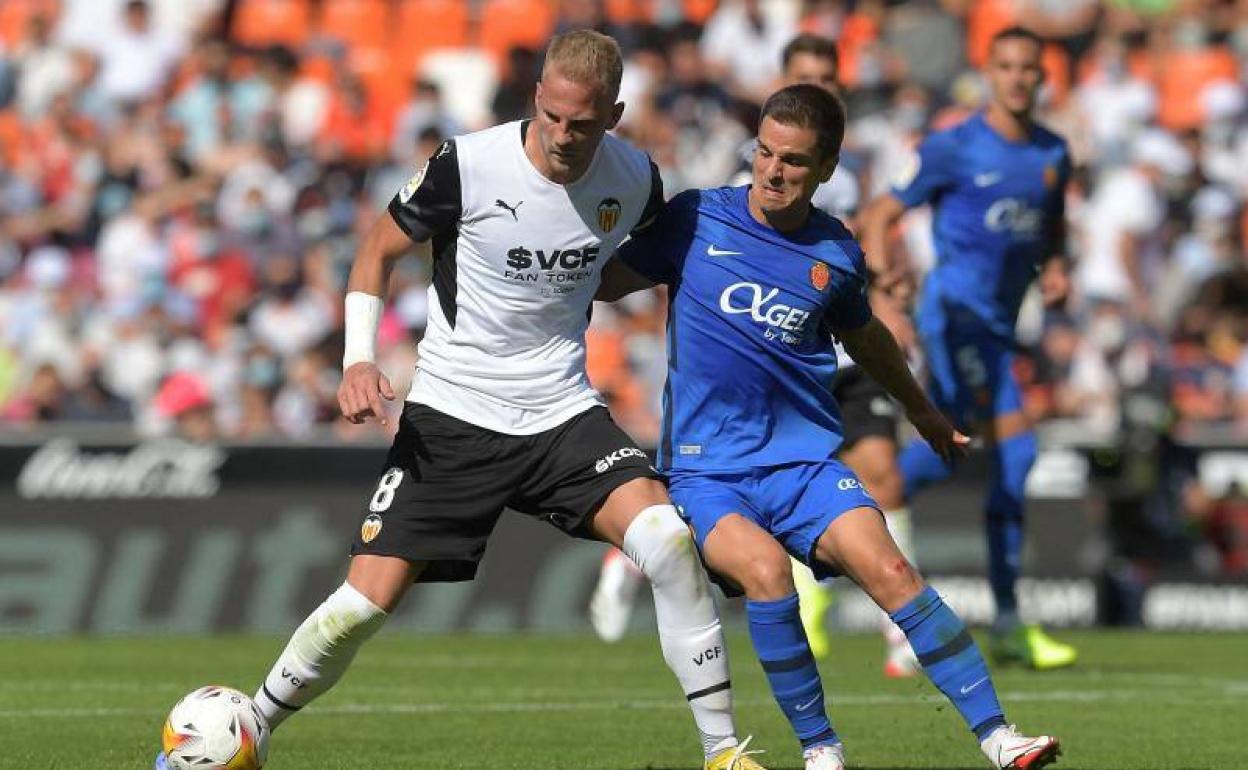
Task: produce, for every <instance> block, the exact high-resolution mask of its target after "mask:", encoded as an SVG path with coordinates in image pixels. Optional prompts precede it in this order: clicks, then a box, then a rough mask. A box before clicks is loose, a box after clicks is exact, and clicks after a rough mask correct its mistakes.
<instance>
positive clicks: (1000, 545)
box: [984, 345, 1077, 670]
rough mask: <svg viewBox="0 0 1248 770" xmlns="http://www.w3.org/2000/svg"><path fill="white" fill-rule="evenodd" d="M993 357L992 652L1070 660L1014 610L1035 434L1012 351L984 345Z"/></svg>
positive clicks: (1047, 664)
mask: <svg viewBox="0 0 1248 770" xmlns="http://www.w3.org/2000/svg"><path fill="white" fill-rule="evenodd" d="M984 347H985V348H987V349H986V350H985V357H987V356H992V357H993V360H992V363H993V364H994V371H993V374H994V375H995V376H994V378H993V381H992V382H991V386H992V388H993V399H992V410H993V411H992V414H991V415H987V416H986V417H990V418H991V423H990V428H989V429H988V431H987V434H988V436H989V437H990V439H991V440H990V442H989V448H990V451H991V456H992V476H991V479H990V481H989V490H988V498H987V501H986V505H985V511H984V512H985V517H984V528H985V534H986V536H987V540H988V582H989V584H990V585H991V587H992V595H993V598H994V599H995V600H996V605H997V617H996V621H995V622H994V623H993V628H992V645H991V649H992V653H993V657H994V658H996V659H997V660H999V661H1002V662H1018V663H1023V664H1025V665H1028V666H1031V667H1032V668H1036V669H1041V670H1044V669H1052V668H1061V667H1064V666H1069V665H1072V664H1073V663H1074V662H1075V659H1076V657H1077V653H1076V651H1075V648H1074V647H1071V646H1070V645H1067V644H1063V643H1061V642H1058V641H1056V640H1054V639H1052V638H1051V637H1049V636H1048V635H1047V634H1045V633H1044V632H1043V631H1042V630H1041V629H1040V628H1039V627H1038V626H1028V625H1024V624H1023V623H1022V621H1021V619H1020V617H1019V612H1018V578H1019V574H1020V573H1021V571H1022V557H1023V542H1024V536H1025V534H1026V520H1025V518H1024V510H1025V489H1026V484H1027V474H1028V473H1029V472H1030V471H1031V466H1032V465H1033V464H1034V463H1035V460H1036V453H1037V448H1036V434H1035V432H1034V430H1033V429H1032V426H1031V422H1030V420H1028V418H1027V417H1026V415H1025V414H1024V413H1023V411H1022V392H1021V389H1020V387H1019V385H1018V382H1017V381H1016V380H1015V378H1014V372H1013V356H1012V354H1010V352H1009V351H1008V350H1005V349H1000V348H998V349H991V348H989V346H988V345H985V346H984Z"/></svg>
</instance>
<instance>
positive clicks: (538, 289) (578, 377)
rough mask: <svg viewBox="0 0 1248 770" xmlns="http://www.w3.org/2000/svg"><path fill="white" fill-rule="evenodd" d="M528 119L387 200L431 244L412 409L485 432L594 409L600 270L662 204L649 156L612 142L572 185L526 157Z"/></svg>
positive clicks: (449, 147) (439, 162) (532, 429)
mask: <svg viewBox="0 0 1248 770" xmlns="http://www.w3.org/2000/svg"><path fill="white" fill-rule="evenodd" d="M528 129H529V124H528V122H527V121H524V122H522V121H516V122H512V123H506V124H503V125H501V126H496V127H494V128H489V129H486V130H484V131H478V132H476V133H472V134H467V135H465V136H460V137H457V138H455V139H453V140H449V141H447V142H445V143H443V144H442V146H441V147H439V148H438V150H437V152H436V153H434V155H433V157H432V158H430V159H429V160H428V162H427V163H426V164H425V165H424V167H423V168H422V169H421V170H420V171H418V172H417V173H416V175H415V176H413V177H412V179H411V180H410V181H409V182H408V183H407V184H406V185H405V186H404V187H403V189H401V190H400V191H399V192H398V194H397V195H395V197H394V198H393V199H392V200H391V202H390V214H391V216H392V217H394V220H395V222H396V223H398V225H399V227H400V228H401V229H402V230H403V231H404V232H405V233H407V235H408V236H409V237H411V238H412V240H414V241H418V242H419V241H425V240H429V239H432V246H433V280H432V283H431V285H430V287H429V321H428V327H427V329H426V332H425V337H424V339H423V340H422V341H421V343H420V347H419V363H418V364H417V371H416V377H415V379H414V380H413V383H412V389H411V392H410V393H409V394H408V396H407V400H408V401H414V402H417V403H422V404H427V405H429V406H431V407H433V408H434V409H437V410H438V411H440V412H443V413H445V414H449V415H451V416H452V417H455V418H458V419H460V420H464V421H466V422H469V423H472V424H474V425H477V426H479V427H482V428H487V429H489V430H493V431H497V432H500V433H507V434H513V435H526V434H533V433H539V432H541V431H544V430H548V429H550V428H553V427H555V426H558V425H560V424H562V423H563V422H565V421H567V420H568V419H570V418H572V417H574V416H575V415H577V414H580V413H581V412H583V411H585V410H586V409H589V408H590V407H593V406H595V405H597V404H601V403H602V399H601V397H600V396H599V395H598V393H597V392H596V391H594V389H593V388H592V387H590V384H589V379H588V377H587V376H586V374H585V329H586V327H587V326H588V323H589V306H590V303H591V302H592V300H593V296H594V292H595V291H597V289H598V285H599V282H600V279H601V274H602V267H603V265H604V263H605V262H606V261H607V260H608V259H610V258H611V256H612V255H613V254H614V253H615V250H616V248H617V247H618V246H619V245H620V242H621V241H623V240H624V238H625V237H626V236H627V235H628V234H629V233H630V232H632V231H633V230H635V229H637V228H638V227H639V226H644V225H645V224H648V223H649V221H650V220H651V219H652V218H653V217H654V215H655V213H657V212H658V209H659V207H660V206H662V204H663V187H662V182H661V181H660V179H659V175H658V170H657V168H655V167H654V165H653V164H652V163H651V162H650V160H649V158H648V157H647V156H646V155H645V153H643V152H641V151H640V150H637V149H635V148H633V147H631V146H629V145H628V144H626V143H625V142H623V141H622V140H619V139H616V138H615V137H613V136H610V135H608V136H606V137H605V138H604V139H603V141H602V144H601V145H599V147H598V151H597V153H596V155H595V156H594V159H593V161H592V162H591V164H590V167H589V169H588V170H587V171H586V172H585V174H584V175H583V176H582V177H581V178H580V179H578V180H576V181H575V182H573V183H571V184H567V185H561V184H557V183H555V182H552V181H551V180H549V179H548V178H546V177H545V176H543V175H542V174H541V173H540V172H538V170H537V169H536V168H535V167H534V166H533V164H532V162H531V161H530V160H529V159H528V156H526V155H525V152H524V137H525V134H526V132H527V130H528Z"/></svg>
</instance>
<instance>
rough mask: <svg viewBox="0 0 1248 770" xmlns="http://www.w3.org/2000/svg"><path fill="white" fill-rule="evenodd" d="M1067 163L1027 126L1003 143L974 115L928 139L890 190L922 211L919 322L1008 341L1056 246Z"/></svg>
mask: <svg viewBox="0 0 1248 770" xmlns="http://www.w3.org/2000/svg"><path fill="white" fill-rule="evenodd" d="M1069 177H1070V155H1069V153H1068V151H1067V148H1066V142H1065V140H1063V139H1062V138H1061V137H1059V136H1057V135H1056V134H1054V133H1052V132H1051V131H1048V130H1046V129H1044V128H1041V127H1040V126H1033V127H1032V130H1031V136H1030V138H1029V139H1028V140H1027V141H1026V142H1011V141H1009V140H1007V139H1006V138H1005V137H1003V136H1001V135H1000V134H998V133H997V132H996V131H994V130H993V129H992V128H991V127H990V126H989V125H988V123H987V121H985V120H984V115H983V114H982V113H978V114H976V115H975V116H973V117H971V118H970V119H969V120H967V121H965V122H964V123H962V124H960V125H958V126H955V127H953V128H950V129H948V130H945V131H938V132H935V133H933V134H931V135H930V136H928V137H927V138H926V139H925V140H924V141H923V142H922V143H921V144H920V145H919V150H918V158H917V168H916V169H915V170H914V172H913V175H912V177H911V178H910V179H909V181H908V182H907V183H906V184H904V185H902V186H897V187H894V188H893V191H892V192H893V195H894V196H896V197H897V199H898V200H900V201H901V202H902V203H904V204H906V206H917V205H919V204H921V203H930V204H932V206H933V208H934V218H933V223H932V234H933V237H934V239H935V245H936V258H937V261H936V266H935V268H934V269H933V270H932V272H931V273H930V274H929V275H928V277H927V280H926V282H925V283H924V287H923V299H922V301H921V303H920V307H919V318H918V320H919V323H920V325H923V324H924V322H925V320H927V319H925V316H931V315H940V316H943V317H950V316H952V317H953V321H954V323H955V324H958V325H961V326H967V325H975V324H982V325H983V326H984V328H985V330H986V331H988V332H990V333H991V334H993V335H996V336H1000V337H1007V338H1013V335H1014V324H1015V321H1017V319H1018V308H1019V305H1021V304H1022V301H1023V295H1024V294H1025V293H1026V291H1027V287H1028V286H1029V285H1030V284H1031V282H1032V280H1033V279H1034V278H1035V276H1036V273H1037V271H1038V270H1039V267H1040V266H1041V265H1042V264H1043V262H1044V260H1046V259H1047V258H1048V257H1050V256H1052V255H1053V254H1057V253H1060V252H1061V251H1062V244H1060V243H1057V242H1056V240H1057V237H1058V234H1059V233H1060V232H1061V229H1060V228H1061V225H1062V221H1063V219H1064V216H1065V210H1064V199H1065V189H1066V182H1067V180H1068V179H1069Z"/></svg>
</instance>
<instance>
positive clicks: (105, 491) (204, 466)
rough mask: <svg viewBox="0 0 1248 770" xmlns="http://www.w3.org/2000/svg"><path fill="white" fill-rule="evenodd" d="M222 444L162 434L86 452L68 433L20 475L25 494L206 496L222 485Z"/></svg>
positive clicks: (33, 458) (41, 451)
mask: <svg viewBox="0 0 1248 770" xmlns="http://www.w3.org/2000/svg"><path fill="white" fill-rule="evenodd" d="M225 457H226V454H225V452H224V451H222V450H221V449H220V448H218V447H215V446H211V445H204V444H191V443H188V442H186V441H180V440H178V439H157V440H153V441H145V442H143V443H142V444H137V445H135V446H134V447H133V448H131V449H130V450H129V451H124V452H84V451H82V450H81V449H80V448H79V447H78V445H77V444H76V443H75V442H74V441H72V440H70V439H66V438H58V439H53V440H51V441H49V442H48V443H46V444H44V445H43V446H41V447H40V448H39V451H37V452H35V453H34V454H33V455H31V456H30V459H28V460H27V461H26V464H25V465H24V466H22V472H21V474H19V475H18V477H17V493H18V494H19V495H21V496H22V497H24V498H28V499H30V498H41V497H49V498H83V499H101V498H157V497H173V498H203V497H212V496H213V495H215V494H216V493H217V490H218V489H220V488H221V479H220V478H218V476H217V470H218V469H219V468H220V467H221V464H222V463H224V462H225Z"/></svg>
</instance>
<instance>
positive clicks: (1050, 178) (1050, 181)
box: [1044, 166, 1057, 190]
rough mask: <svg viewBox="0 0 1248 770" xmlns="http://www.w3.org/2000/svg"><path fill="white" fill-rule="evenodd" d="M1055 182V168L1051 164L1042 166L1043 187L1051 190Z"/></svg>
mask: <svg viewBox="0 0 1248 770" xmlns="http://www.w3.org/2000/svg"><path fill="white" fill-rule="evenodd" d="M1056 184H1057V169H1056V168H1055V167H1053V166H1045V167H1044V187H1045V189H1048V190H1051V189H1053V186H1054V185H1056Z"/></svg>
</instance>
